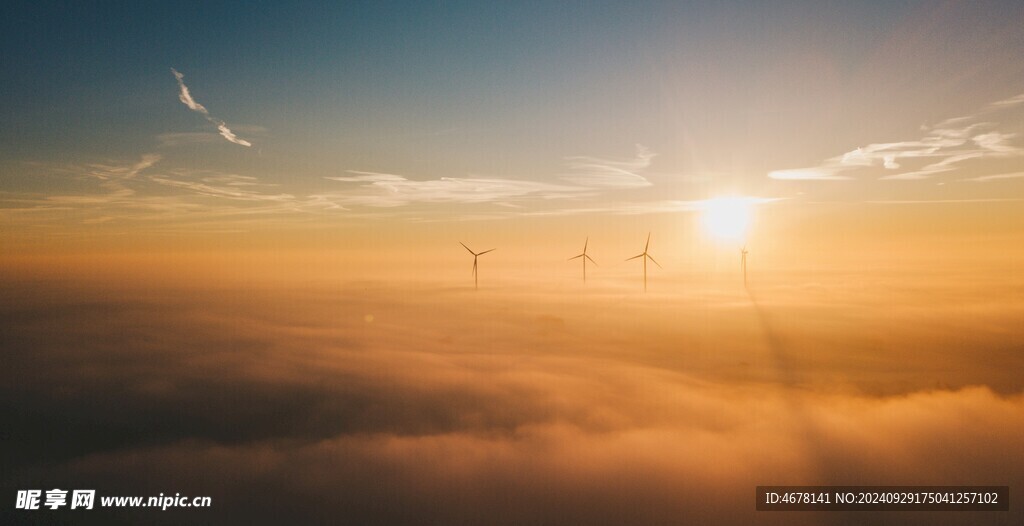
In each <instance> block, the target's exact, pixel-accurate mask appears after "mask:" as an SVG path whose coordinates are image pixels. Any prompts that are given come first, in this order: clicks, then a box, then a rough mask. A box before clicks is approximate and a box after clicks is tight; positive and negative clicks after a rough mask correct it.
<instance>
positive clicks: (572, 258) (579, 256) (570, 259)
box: [566, 254, 586, 261]
mask: <svg viewBox="0 0 1024 526" xmlns="http://www.w3.org/2000/svg"><path fill="white" fill-rule="evenodd" d="M585 255H586V254H580V255H578V256H573V257H571V258H569V259H567V260H566V261H572V260H574V259H578V258H581V257H583V256H585Z"/></svg>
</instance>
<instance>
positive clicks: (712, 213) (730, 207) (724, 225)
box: [701, 197, 753, 242]
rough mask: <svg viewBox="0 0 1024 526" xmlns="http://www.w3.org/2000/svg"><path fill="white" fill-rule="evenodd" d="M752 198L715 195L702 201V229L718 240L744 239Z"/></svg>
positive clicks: (748, 226)
mask: <svg viewBox="0 0 1024 526" xmlns="http://www.w3.org/2000/svg"><path fill="white" fill-rule="evenodd" d="M752 202H753V199H750V198H746V197H716V198H714V199H708V200H707V201H704V206H703V212H702V214H701V224H702V225H703V226H704V231H705V232H707V234H708V235H710V236H711V237H713V238H715V239H717V240H719V241H730V242H733V241H737V242H738V241H744V240H745V239H746V237H747V230H749V229H750V220H751V216H752V215H753V214H752V211H751V204H752Z"/></svg>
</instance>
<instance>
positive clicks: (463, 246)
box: [459, 241, 476, 256]
mask: <svg viewBox="0 0 1024 526" xmlns="http://www.w3.org/2000/svg"><path fill="white" fill-rule="evenodd" d="M459 244H460V245H462V248H464V249H466V250H469V247H467V246H466V244H465V243H463V242H462V241H459ZM469 253H470V254H473V255H474V256H475V255H476V253H475V252H473V251H472V250H469Z"/></svg>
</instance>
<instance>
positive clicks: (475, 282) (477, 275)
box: [459, 241, 495, 289]
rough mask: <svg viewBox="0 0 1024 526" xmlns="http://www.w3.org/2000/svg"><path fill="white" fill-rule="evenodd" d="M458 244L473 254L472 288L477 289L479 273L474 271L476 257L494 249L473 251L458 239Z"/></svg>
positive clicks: (478, 286)
mask: <svg viewBox="0 0 1024 526" xmlns="http://www.w3.org/2000/svg"><path fill="white" fill-rule="evenodd" d="M459 244H460V245H462V248H465V249H466V250H469V253H470V254H473V288H475V289H479V288H480V276H479V273H477V271H476V258H478V257H480V256H482V255H484V254H486V253H488V252H494V250H495V249H493V248H492V249H490V250H484V251H483V252H473V251H472V250H470V248H469V247H467V246H466V244H465V243H463V242H462V241H459Z"/></svg>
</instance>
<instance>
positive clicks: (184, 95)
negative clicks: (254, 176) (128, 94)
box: [171, 68, 252, 146]
mask: <svg viewBox="0 0 1024 526" xmlns="http://www.w3.org/2000/svg"><path fill="white" fill-rule="evenodd" d="M171 73H174V78H175V79H177V80H178V100H180V101H181V103H182V104H184V105H186V106H188V109H190V110H192V111H194V112H196V113H199V114H201V115H202V116H203V117H205V118H206V120H208V121H210V123H212V124H213V125H214V126H216V127H217V130H218V131H219V132H220V136H221V137H224V138H225V139H227V140H228V141H230V142H233V143H235V144H240V145H242V146H252V143H251V142H249V141H247V140H245V139H239V138H238V137H237V136H236V135H235V134H234V132H232V131H231V129H230V128H228V125H227V123H225V122H224V121H222V120H220V119H217V118H214V117H213V116H212V115H210V111H209V110H207V109H206V106H203V105H202V104H199V103H198V102H196V100H195V99H193V98H192V92H190V91H189V90H188V86H186V85H185V81H184V80H182V79H183V78H185V75H182V74H181V73H179V72H178V70H176V69H174V68H171Z"/></svg>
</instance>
